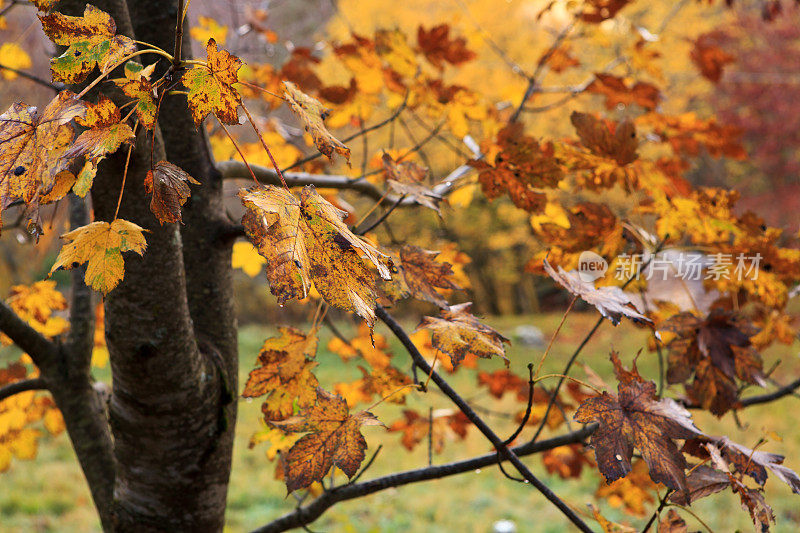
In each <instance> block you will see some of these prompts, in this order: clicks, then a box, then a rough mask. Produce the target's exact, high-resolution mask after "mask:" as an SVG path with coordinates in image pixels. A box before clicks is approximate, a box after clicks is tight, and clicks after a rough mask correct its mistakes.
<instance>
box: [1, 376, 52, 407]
mask: <svg viewBox="0 0 800 533" xmlns="http://www.w3.org/2000/svg"><path fill="white" fill-rule="evenodd" d="M46 389H47V382H46V381H45V380H44V379H43V378H31V379H23V380H22V381H15V382H14V383H11V384H9V385H6V386H5V387H0V402H2V401H3V400H5V399H6V398H9V397H11V396H14V395H15V394H19V393H20V392H27V391H31V390H46Z"/></svg>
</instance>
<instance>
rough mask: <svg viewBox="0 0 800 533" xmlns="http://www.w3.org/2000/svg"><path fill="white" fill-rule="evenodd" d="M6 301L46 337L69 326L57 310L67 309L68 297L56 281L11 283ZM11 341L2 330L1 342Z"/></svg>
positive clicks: (53, 335) (4, 343) (51, 336)
mask: <svg viewBox="0 0 800 533" xmlns="http://www.w3.org/2000/svg"><path fill="white" fill-rule="evenodd" d="M6 304H8V306H9V307H10V308H11V309H13V310H14V312H15V313H17V315H18V316H19V317H20V318H21V319H22V320H24V321H25V322H27V323H28V325H30V326H31V327H32V328H33V329H35V330H36V331H38V332H39V333H41V334H42V335H44V336H45V337H48V338H53V337H57V336H58V335H61V334H62V333H64V332H65V331H67V330H68V329H69V322H67V320H66V319H65V318H64V317H62V316H58V315H57V314H56V313H57V312H59V311H64V310H66V309H67V300H66V298H64V295H63V294H61V293H60V292H59V291H58V290H56V282H55V281H50V280H44V281H37V282H35V283H33V284H32V285H14V286H13V287H11V292H10V294H9V296H8V298H7V299H6ZM10 344H12V342H11V339H9V338H8V337H7V336H6V335H4V334H0V346H3V345H6V346H7V345H10ZM0 376H2V374H0ZM23 377H24V374H23ZM1 379H2V377H0V380H1Z"/></svg>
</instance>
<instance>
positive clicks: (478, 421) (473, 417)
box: [375, 306, 592, 533]
mask: <svg viewBox="0 0 800 533" xmlns="http://www.w3.org/2000/svg"><path fill="white" fill-rule="evenodd" d="M375 314H376V316H377V317H378V318H380V319H381V320H382V321H383V322H384V323H385V324H386V325H387V326H389V329H390V330H391V331H392V333H394V334H395V336H396V337H397V338H398V339H399V340H400V342H401V343H402V344H403V346H404V347H405V348H406V351H408V353H409V355H411V357H412V359H414V362H416V363H417V365H419V367H420V369H421V370H422V371H423V372H425V373H427V374H429V375H430V376H431V379H432V380H433V382H434V383H436V386H437V387H439V389H440V390H441V391H442V392H443V393H445V394H446V395H447V397H448V398H450V401H452V402H453V403H454V404H455V405H456V406H457V407H458V408H459V409H460V410H461V412H462V413H464V415H465V416H466V417H467V418H468V419H469V420H470V422H472V423H473V424H474V425H475V427H477V428H478V430H479V431H480V432H481V433H483V435H484V436H485V437H486V438H487V439H488V440H489V442H491V443H492V445H493V446H494V447H495V449H497V451H499V452H500V454H502V455H503V457H504V458H505V459H507V460H508V461H509V462H510V463H511V464H512V465H514V468H516V469H517V471H518V472H519V473H520V474H521V475H522V476H523V477H524V478H525V479H526V480H527V481H528V482H529V483H530V484H531V485H532V486H533V487H535V488H536V489H537V490H538V491H539V492H541V493H542V495H543V496H544V497H545V498H547V500H549V501H550V502H551V503H552V504H553V505H555V506H556V507H557V508H558V509H559V510H560V511H561V512H562V513H563V514H564V516H566V517H567V519H568V520H569V521H570V522H572V523H573V524H574V525H575V526H576V527H577V528H578V529H579V530H581V531H584V532H586V533H589V532H591V531H592V529H591V528H590V527H589V526H588V525H587V524H586V523H585V522H584V521H583V519H581V517H579V516H578V515H577V514H576V513H575V511H573V510H572V508H571V507H569V506H568V505H567V504H566V503H564V501H563V500H561V498H559V497H558V496H557V495H556V494H555V493H554V492H553V491H552V490H550V488H549V487H548V486H547V485H546V484H544V483H543V482H542V481H541V480H540V479H539V478H538V477H536V476H535V475H534V474H533V472H531V471H530V469H529V468H528V467H527V466H525V464H524V463H523V462H522V461H520V459H519V457H517V455H516V454H514V452H512V451H511V450H510V449H509V448H508V446H506V445H505V444H504V443H503V440H502V439H501V438H500V437H498V436H497V434H496V433H495V432H494V431H493V430H492V429H491V428H490V427H489V426H488V425H487V424H486V422H484V421H483V419H482V418H481V417H480V416H478V414H477V413H475V411H474V410H473V409H472V408H471V407H470V406H469V404H467V403H466V402H465V401H464V399H463V398H462V397H461V396H460V395H459V394H458V393H457V392H456V391H455V390H454V389H453V388H452V387H451V386H450V384H449V383H447V381H446V380H445V379H443V378H442V377H441V376H440V375H439V374H438V373H436V372H435V371H434V370H433V368H431V367H430V365H428V362H427V361H426V360H425V358H424V357H423V356H422V354H421V353H419V350H418V349H417V347H416V346H415V345H414V343H413V342H412V341H411V339H410V338H409V336H408V334H407V333H406V332H405V330H404V329H403V327H402V326H401V325H400V324H399V323H398V322H397V321H396V320H395V319H394V318H392V316H391V315H389V314H388V313H387V312H386V310H385V309H384V308H383V307H380V306H379V307H378V308H377V309H376V310H375Z"/></svg>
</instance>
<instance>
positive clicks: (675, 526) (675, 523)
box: [658, 509, 689, 533]
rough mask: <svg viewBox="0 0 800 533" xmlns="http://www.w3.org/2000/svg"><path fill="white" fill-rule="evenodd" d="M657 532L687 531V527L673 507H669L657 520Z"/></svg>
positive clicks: (675, 532)
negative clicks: (662, 516)
mask: <svg viewBox="0 0 800 533" xmlns="http://www.w3.org/2000/svg"><path fill="white" fill-rule="evenodd" d="M658 533H689V528H688V527H687V526H686V522H685V521H684V520H683V518H681V517H680V515H679V514H678V513H677V512H675V509H670V510H669V512H667V514H666V515H665V516H664V518H662V519H661V520H660V521H659V522H658Z"/></svg>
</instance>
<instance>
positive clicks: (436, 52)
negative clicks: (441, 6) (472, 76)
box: [417, 24, 475, 70]
mask: <svg viewBox="0 0 800 533" xmlns="http://www.w3.org/2000/svg"><path fill="white" fill-rule="evenodd" d="M417 45H418V46H419V49H420V50H421V51H422V53H423V54H425V57H426V58H427V59H428V61H430V62H431V64H432V65H433V66H435V67H436V68H438V69H439V70H442V69H443V68H444V63H445V62H447V63H450V64H451V65H460V64H461V63H465V62H467V61H470V60H471V59H474V58H475V52H473V51H472V50H470V49H468V48H467V40H466V39H464V38H463V37H456V38H455V39H451V38H450V26H448V25H447V24H439V25H438V26H434V27H432V28H431V29H429V30H426V29H425V28H424V27H422V26H420V27H419V28H417Z"/></svg>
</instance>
